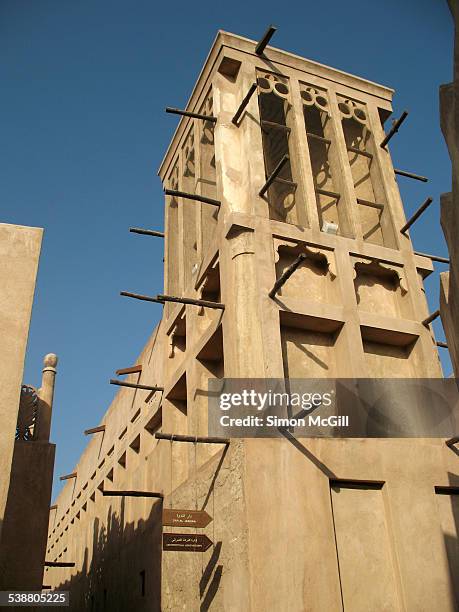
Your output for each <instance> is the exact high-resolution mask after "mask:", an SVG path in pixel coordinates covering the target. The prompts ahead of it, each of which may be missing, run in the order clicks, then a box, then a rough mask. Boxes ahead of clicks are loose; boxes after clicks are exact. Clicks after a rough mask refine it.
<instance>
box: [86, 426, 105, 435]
mask: <svg viewBox="0 0 459 612" xmlns="http://www.w3.org/2000/svg"><path fill="white" fill-rule="evenodd" d="M99 431H105V425H99V426H98V427H92V428H91V429H85V430H84V435H85V436H89V435H90V434H95V433H99Z"/></svg>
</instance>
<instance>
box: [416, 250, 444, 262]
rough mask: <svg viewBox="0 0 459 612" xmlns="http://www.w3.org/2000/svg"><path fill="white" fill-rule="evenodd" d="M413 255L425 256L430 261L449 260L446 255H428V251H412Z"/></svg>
mask: <svg viewBox="0 0 459 612" xmlns="http://www.w3.org/2000/svg"><path fill="white" fill-rule="evenodd" d="M414 254H415V255H419V257H427V258H428V259H431V260H432V261H438V262H439V263H444V264H449V263H450V261H449V259H447V258H446V257H440V255H429V254H428V253H420V252H419V251H414Z"/></svg>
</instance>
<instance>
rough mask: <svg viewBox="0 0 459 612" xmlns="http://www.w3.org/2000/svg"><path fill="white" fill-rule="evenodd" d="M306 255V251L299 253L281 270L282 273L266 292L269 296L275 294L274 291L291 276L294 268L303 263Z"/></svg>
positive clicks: (271, 296) (272, 296)
mask: <svg viewBox="0 0 459 612" xmlns="http://www.w3.org/2000/svg"><path fill="white" fill-rule="evenodd" d="M306 257H307V255H306V253H300V254H299V255H298V257H297V258H296V259H295V261H294V262H293V263H291V264H290V265H289V266H288V268H286V269H285V270H284V271H283V272H282V274H281V275H280V276H279V278H278V279H277V281H276V282H275V283H274V287H273V288H272V289H271V291H270V292H269V294H268V295H269V297H270V298H274V297H275V296H276V293H277V292H278V291H279V289H280V288H281V287H282V285H284V284H285V283H286V282H287V280H288V279H289V278H290V277H291V276H292V274H293V273H294V272H295V270H296V269H297V268H298V267H299V266H300V265H301V264H302V263H303V261H304V260H305V259H306Z"/></svg>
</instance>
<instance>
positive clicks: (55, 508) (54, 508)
mask: <svg viewBox="0 0 459 612" xmlns="http://www.w3.org/2000/svg"><path fill="white" fill-rule="evenodd" d="M49 509H50V510H57V504H53V505H52V506H50V507H49Z"/></svg>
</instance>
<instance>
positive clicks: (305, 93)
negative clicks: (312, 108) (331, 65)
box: [301, 91, 313, 102]
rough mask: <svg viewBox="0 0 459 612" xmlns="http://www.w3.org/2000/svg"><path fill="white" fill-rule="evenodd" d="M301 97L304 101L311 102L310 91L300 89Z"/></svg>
mask: <svg viewBox="0 0 459 612" xmlns="http://www.w3.org/2000/svg"><path fill="white" fill-rule="evenodd" d="M301 97H302V98H303V100H305V101H306V102H312V100H313V97H312V94H311V92H310V91H302V92H301Z"/></svg>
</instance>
